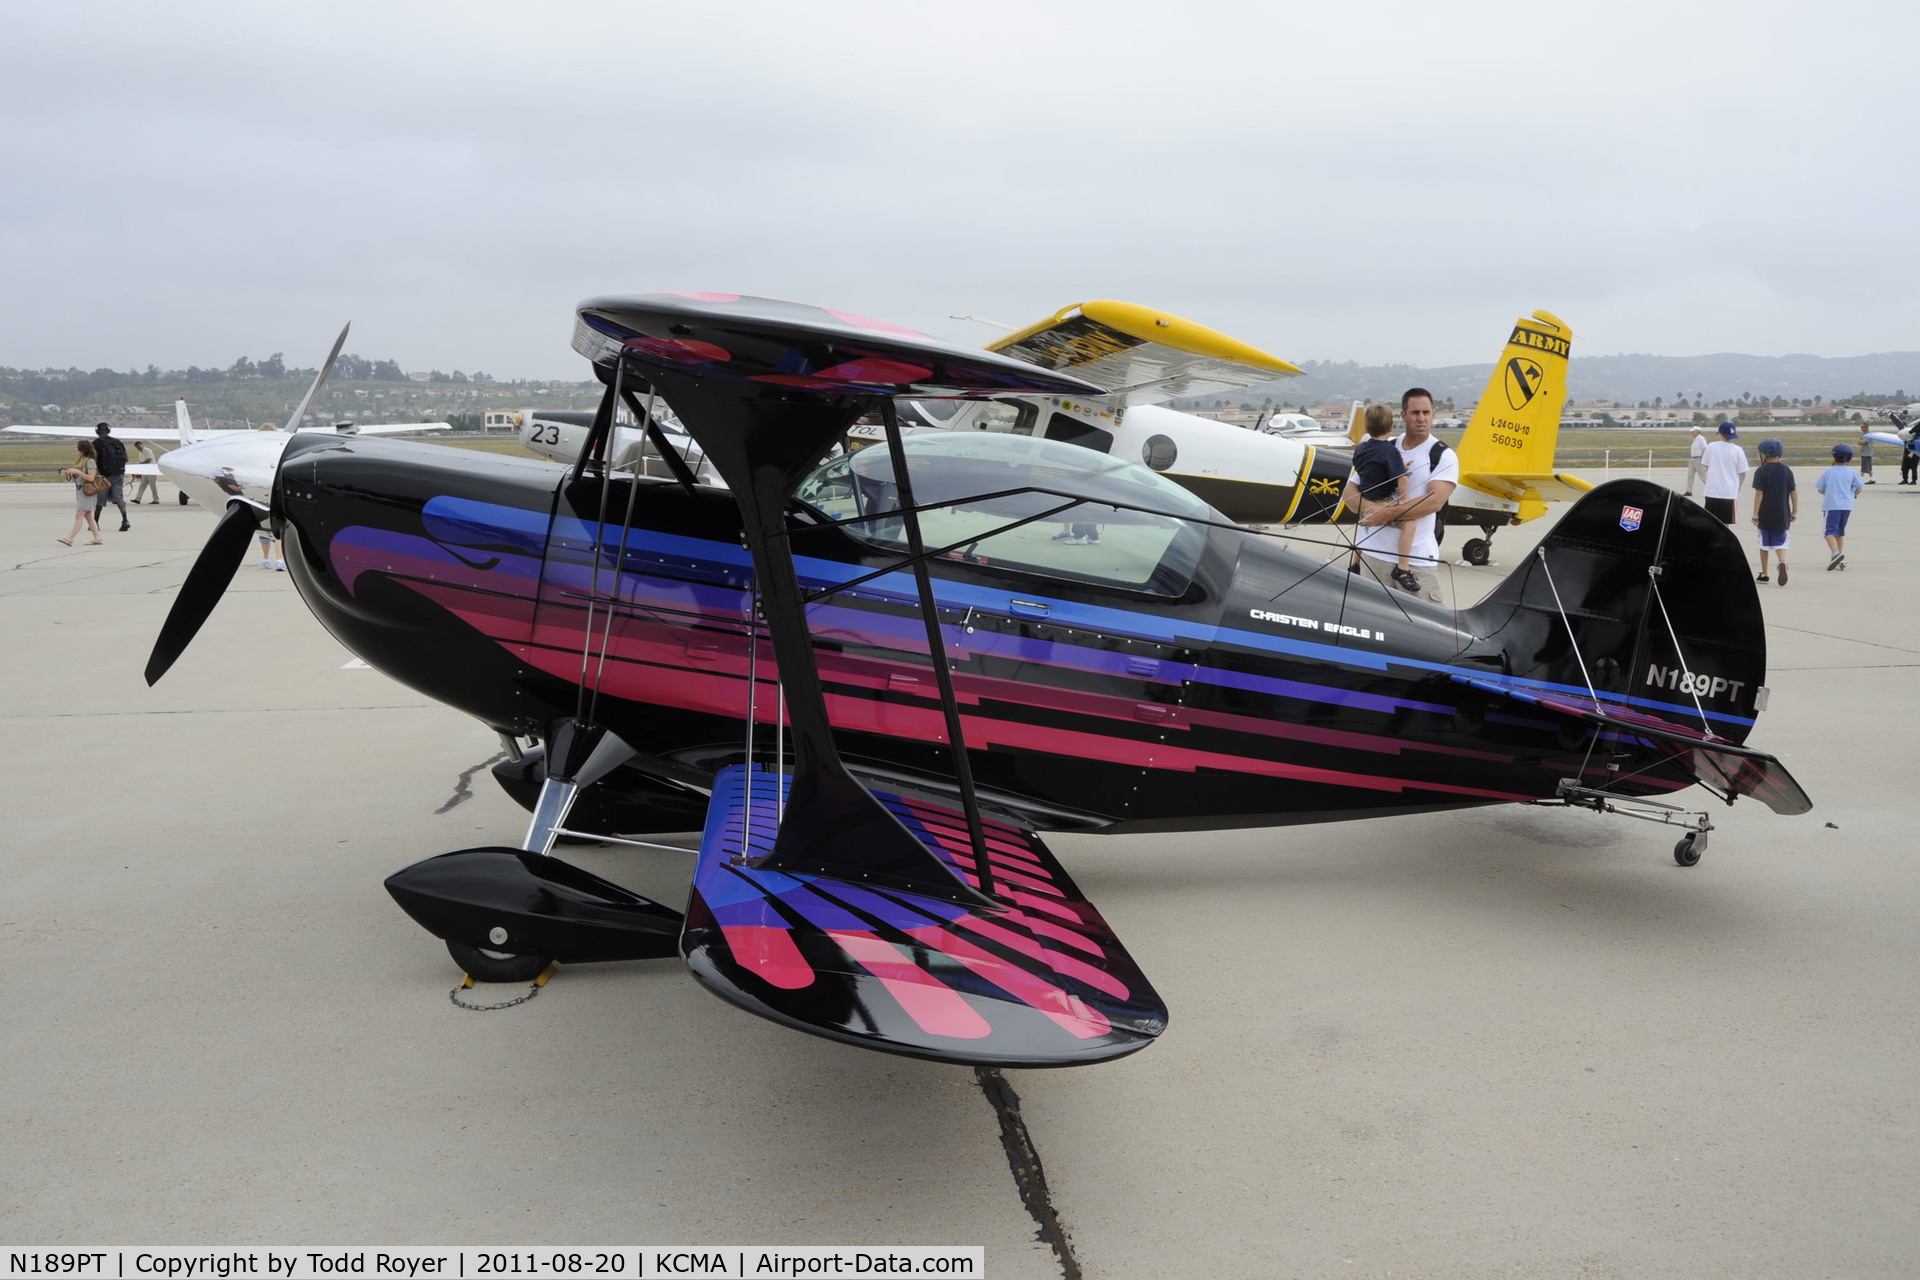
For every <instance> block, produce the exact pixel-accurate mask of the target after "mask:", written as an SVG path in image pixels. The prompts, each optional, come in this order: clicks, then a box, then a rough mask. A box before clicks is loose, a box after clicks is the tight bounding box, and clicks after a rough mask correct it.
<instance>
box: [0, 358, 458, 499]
mask: <svg viewBox="0 0 1920 1280" xmlns="http://www.w3.org/2000/svg"><path fill="white" fill-rule="evenodd" d="M351 327H352V326H350V325H349V326H348V328H351ZM346 340H347V329H345V328H343V329H341V330H340V336H339V338H337V339H336V340H335V341H334V344H333V355H330V356H328V357H327V364H326V367H325V368H323V369H321V371H320V375H319V377H317V378H315V379H314V383H313V385H312V386H311V387H309V388H308V389H307V394H306V396H305V398H303V399H302V400H301V401H300V405H299V407H298V408H296V409H295V410H294V411H293V416H292V417H290V418H288V419H287V425H286V427H285V428H284V429H282V428H276V427H271V426H267V427H261V428H259V429H258V430H246V429H243V428H237V427H235V428H226V429H223V430H218V431H209V430H206V429H205V428H198V427H195V426H194V425H193V419H192V417H191V416H189V414H188V413H187V402H186V399H185V397H182V398H181V399H179V400H176V401H175V402H174V406H173V417H174V425H173V426H171V427H146V428H142V429H141V430H140V432H139V433H138V434H137V435H127V436H115V437H114V438H115V439H117V440H119V441H120V442H121V443H122V444H128V443H131V442H132V441H135V440H145V441H149V442H152V441H171V442H177V443H179V444H180V445H181V446H183V447H182V448H180V449H175V450H172V451H166V452H163V453H162V454H161V461H160V462H159V463H150V462H146V463H143V462H129V463H128V464H127V472H126V473H127V474H128V475H129V476H165V477H166V478H167V479H168V480H171V481H172V482H173V483H174V484H176V485H178V486H179V487H180V504H181V505H182V506H185V505H186V503H187V501H188V500H189V498H191V499H192V500H193V501H196V502H199V503H200V504H201V505H202V506H205V507H210V508H212V509H213V510H215V511H222V510H225V508H226V505H227V502H228V501H229V499H230V498H233V497H238V496H240V494H239V493H237V492H236V491H235V490H234V489H232V488H229V487H228V486H229V485H241V486H242V487H244V482H242V481H240V480H238V479H236V478H235V476H236V475H237V474H238V471H236V472H235V475H226V476H221V475H220V474H219V473H220V472H222V471H224V470H228V469H230V464H228V463H226V462H224V461H223V462H222V463H220V464H217V465H212V466H211V469H210V460H211V459H213V458H216V457H218V458H221V459H228V458H231V459H232V460H233V462H232V464H231V467H233V468H239V469H243V470H244V471H245V472H246V473H247V474H249V475H257V474H258V473H260V472H261V470H262V466H263V465H264V472H265V474H266V475H267V476H268V477H269V480H268V483H267V488H268V489H269V490H270V489H271V487H272V483H271V477H272V475H273V469H274V467H275V466H276V465H278V463H279V461H280V454H281V452H282V451H283V450H284V449H285V448H286V447H287V440H288V439H289V438H290V437H291V436H294V435H311V434H316V433H317V434H325V435H347V436H352V435H361V436H391V435H401V434H404V433H406V432H411V431H451V430H453V424H452V423H448V422H377V423H364V424H362V423H353V422H337V423H335V424H333V425H332V426H307V427H303V426H301V425H299V424H300V419H301V418H303V417H304V416H306V412H307V406H308V405H309V404H310V403H311V402H312V400H313V397H314V393H315V392H317V391H319V390H320V384H321V383H322V382H325V381H326V378H327V371H328V370H329V369H331V368H332V367H333V360H334V357H335V356H338V355H339V354H340V345H341V343H343V342H345V341H346ZM0 430H6V431H11V432H15V433H17V434H19V435H24V436H54V437H58V438H61V439H68V440H92V439H94V438H95V433H94V429H93V428H92V427H67V426H46V425H40V424H20V425H16V426H11V427H5V428H0ZM188 446H191V447H195V448H196V449H197V450H198V452H196V454H195V455H194V457H193V458H192V459H189V460H188V461H186V462H182V461H180V460H179V458H178V455H180V454H182V453H185V452H186V447H188ZM216 446H218V447H216ZM261 459H267V461H265V462H264V464H262V463H261V461H260V460H261ZM257 487H258V486H256V488H257ZM259 505H260V506H262V507H264V506H266V505H267V499H266V498H261V499H260V501H259Z"/></svg>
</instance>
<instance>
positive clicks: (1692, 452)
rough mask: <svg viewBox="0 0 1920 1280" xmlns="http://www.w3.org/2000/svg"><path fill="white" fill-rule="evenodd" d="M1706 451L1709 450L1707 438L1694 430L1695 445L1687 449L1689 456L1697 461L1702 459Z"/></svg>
mask: <svg viewBox="0 0 1920 1280" xmlns="http://www.w3.org/2000/svg"><path fill="white" fill-rule="evenodd" d="M1706 451H1707V438H1706V437H1705V436H1703V435H1701V434H1700V433H1699V432H1697V431H1696V432H1694V434H1693V447H1692V448H1691V449H1688V450H1687V456H1688V457H1690V458H1692V459H1693V460H1694V461H1695V462H1698V461H1700V455H1701V454H1703V453H1705V452H1706Z"/></svg>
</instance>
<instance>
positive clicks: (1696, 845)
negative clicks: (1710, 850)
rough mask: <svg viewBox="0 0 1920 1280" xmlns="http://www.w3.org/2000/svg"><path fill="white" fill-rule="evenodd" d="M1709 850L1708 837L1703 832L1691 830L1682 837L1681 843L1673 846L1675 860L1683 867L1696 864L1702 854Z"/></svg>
mask: <svg viewBox="0 0 1920 1280" xmlns="http://www.w3.org/2000/svg"><path fill="white" fill-rule="evenodd" d="M1706 851H1707V837H1706V835H1705V834H1704V833H1703V832H1699V831H1690V832H1688V833H1687V834H1686V835H1684V836H1681V837H1680V843H1678V844H1676V845H1674V846H1673V860H1674V861H1675V862H1677V863H1679V864H1680V865H1681V866H1683V867H1691V866H1695V865H1697V864H1698V863H1699V861H1700V855H1701V854H1703V853H1705V852H1706Z"/></svg>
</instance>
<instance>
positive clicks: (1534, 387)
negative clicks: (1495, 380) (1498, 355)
mask: <svg viewBox="0 0 1920 1280" xmlns="http://www.w3.org/2000/svg"><path fill="white" fill-rule="evenodd" d="M1544 377H1546V374H1545V373H1544V372H1542V370H1541V368H1540V365H1539V363H1538V362H1536V361H1533V360H1529V359H1527V358H1526V357H1525V356H1515V357H1513V359H1511V360H1509V361H1507V403H1508V404H1510V405H1512V406H1513V407H1514V408H1515V409H1524V408H1526V407H1527V405H1528V404H1529V403H1531V402H1532V400H1533V397H1534V393H1536V392H1537V391H1539V390H1540V380H1541V379H1542V378H1544Z"/></svg>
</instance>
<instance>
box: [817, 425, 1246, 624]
mask: <svg viewBox="0 0 1920 1280" xmlns="http://www.w3.org/2000/svg"><path fill="white" fill-rule="evenodd" d="M902 446H903V447H904V448H905V450H906V456H907V468H908V475H909V476H911V477H912V480H913V492H914V498H915V500H916V501H917V502H918V503H919V505H920V506H921V507H923V508H925V507H932V506H935V505H936V504H946V505H941V506H939V507H938V509H936V510H931V511H924V510H923V511H922V512H921V515H920V529H921V535H922V538H923V539H924V541H925V543H926V547H927V549H928V550H929V551H933V550H937V549H939V548H942V547H952V548H953V550H952V551H951V552H949V553H948V558H949V559H953V560H961V561H965V562H967V563H971V564H981V565H990V566H994V567H998V568H1006V569H1017V570H1022V571H1026V572H1031V573H1041V574H1045V575H1047V576H1048V577H1055V578H1065V579H1068V580H1071V581H1076V582H1095V583H1103V584H1106V585H1110V586H1115V587H1122V588H1125V589H1127V590H1129V591H1147V592H1152V593H1154V594H1156V595H1169V596H1175V595H1180V594H1181V593H1182V592H1184V591H1185V590H1186V589H1187V586H1188V584H1189V583H1191V582H1192V580H1193V571H1194V567H1195V566H1196V565H1197V564H1198V563H1199V561H1200V552H1201V550H1202V548H1203V547H1204V546H1205V544H1206V540H1207V529H1206V526H1205V525H1203V524H1194V523H1192V521H1195V520H1218V519H1220V517H1219V516H1218V515H1216V514H1215V513H1214V511H1213V509H1212V508H1211V507H1209V506H1207V504H1206V503H1204V502H1202V501H1200V499H1199V498H1197V497H1195V496H1194V495H1193V494H1191V493H1189V492H1188V491H1187V490H1185V489H1183V488H1181V487H1180V486H1179V485H1177V484H1174V483H1173V482H1172V481H1170V480H1167V479H1165V478H1163V477H1161V476H1158V475H1155V474H1154V473H1153V472H1151V471H1149V470H1147V469H1146V468H1145V467H1141V466H1138V465H1136V464H1134V463H1131V462H1123V461H1121V460H1120V459H1117V458H1110V457H1107V456H1105V455H1103V454H1098V453H1095V452H1093V451H1092V450H1090V449H1083V448H1079V447H1077V446H1075V445H1070V444H1062V443H1060V442H1058V441H1055V440H1038V439H1033V438H1032V437H1026V436H1013V435H1003V434H1000V433H997V432H964V433H961V432H928V433H924V434H920V435H913V436H908V437H906V438H905V439H904V440H903V442H902ZM1009 489H1019V490H1032V489H1040V490H1045V492H1039V493H1036V492H1020V493H1012V494H1008V493H1006V492H1005V491H1006V490H1009ZM994 494H999V495H1002V496H998V497H991V496H988V495H994ZM795 496H796V497H798V498H799V499H800V500H801V501H802V502H805V503H807V504H808V505H809V506H811V507H814V508H815V509H816V510H818V511H820V512H821V513H822V514H824V515H826V516H828V517H830V518H832V519H835V520H847V519H851V518H853V517H855V516H875V515H881V514H882V513H885V512H889V511H897V510H899V506H900V504H899V498H898V494H897V491H896V488H895V485H894V477H893V457H892V454H891V452H890V451H889V450H888V448H887V446H886V445H883V444H882V445H873V446H870V447H868V448H865V449H862V450H860V451H859V452H858V453H854V454H849V455H846V456H844V457H839V458H835V459H833V460H832V461H830V462H828V463H826V464H825V465H824V466H822V467H820V468H819V469H818V470H817V471H815V472H814V473H813V474H812V475H811V476H809V477H807V479H806V480H804V481H802V482H801V484H800V487H799V489H798V490H797V491H796V494H795ZM1076 500H1078V501H1076ZM1070 502H1071V503H1074V504H1075V505H1072V506H1068V507H1066V509H1065V510H1062V511H1059V512H1057V513H1055V514H1052V515H1049V516H1048V517H1047V518H1046V519H1039V520H1033V521H1032V522H1031V523H1028V524H1023V525H1021V526H1020V527H1019V528H1016V529H1007V530H1005V531H1003V532H999V533H995V532H994V530H996V529H1001V528H1002V527H1003V526H1005V525H1008V524H1011V523H1013V522H1014V521H1017V520H1022V519H1026V518H1028V517H1032V516H1038V515H1041V514H1042V513H1046V512H1050V511H1052V509H1053V508H1056V507H1061V506H1063V505H1064V504H1067V503H1070ZM1114 504H1120V505H1114ZM1131 507H1139V508H1143V510H1138V511H1136V510H1128V509H1124V508H1131ZM846 529H847V532H848V533H850V534H852V535H853V536H854V537H856V538H858V539H860V540H861V541H862V542H865V543H868V544H870V545H873V546H877V547H883V548H885V549H887V550H888V551H892V552H897V553H901V554H904V553H905V551H906V533H905V531H904V528H903V525H902V522H901V521H900V520H899V519H898V518H897V517H896V518H891V519H889V518H881V519H872V520H865V521H862V522H860V523H856V524H850V525H847V526H846Z"/></svg>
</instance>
